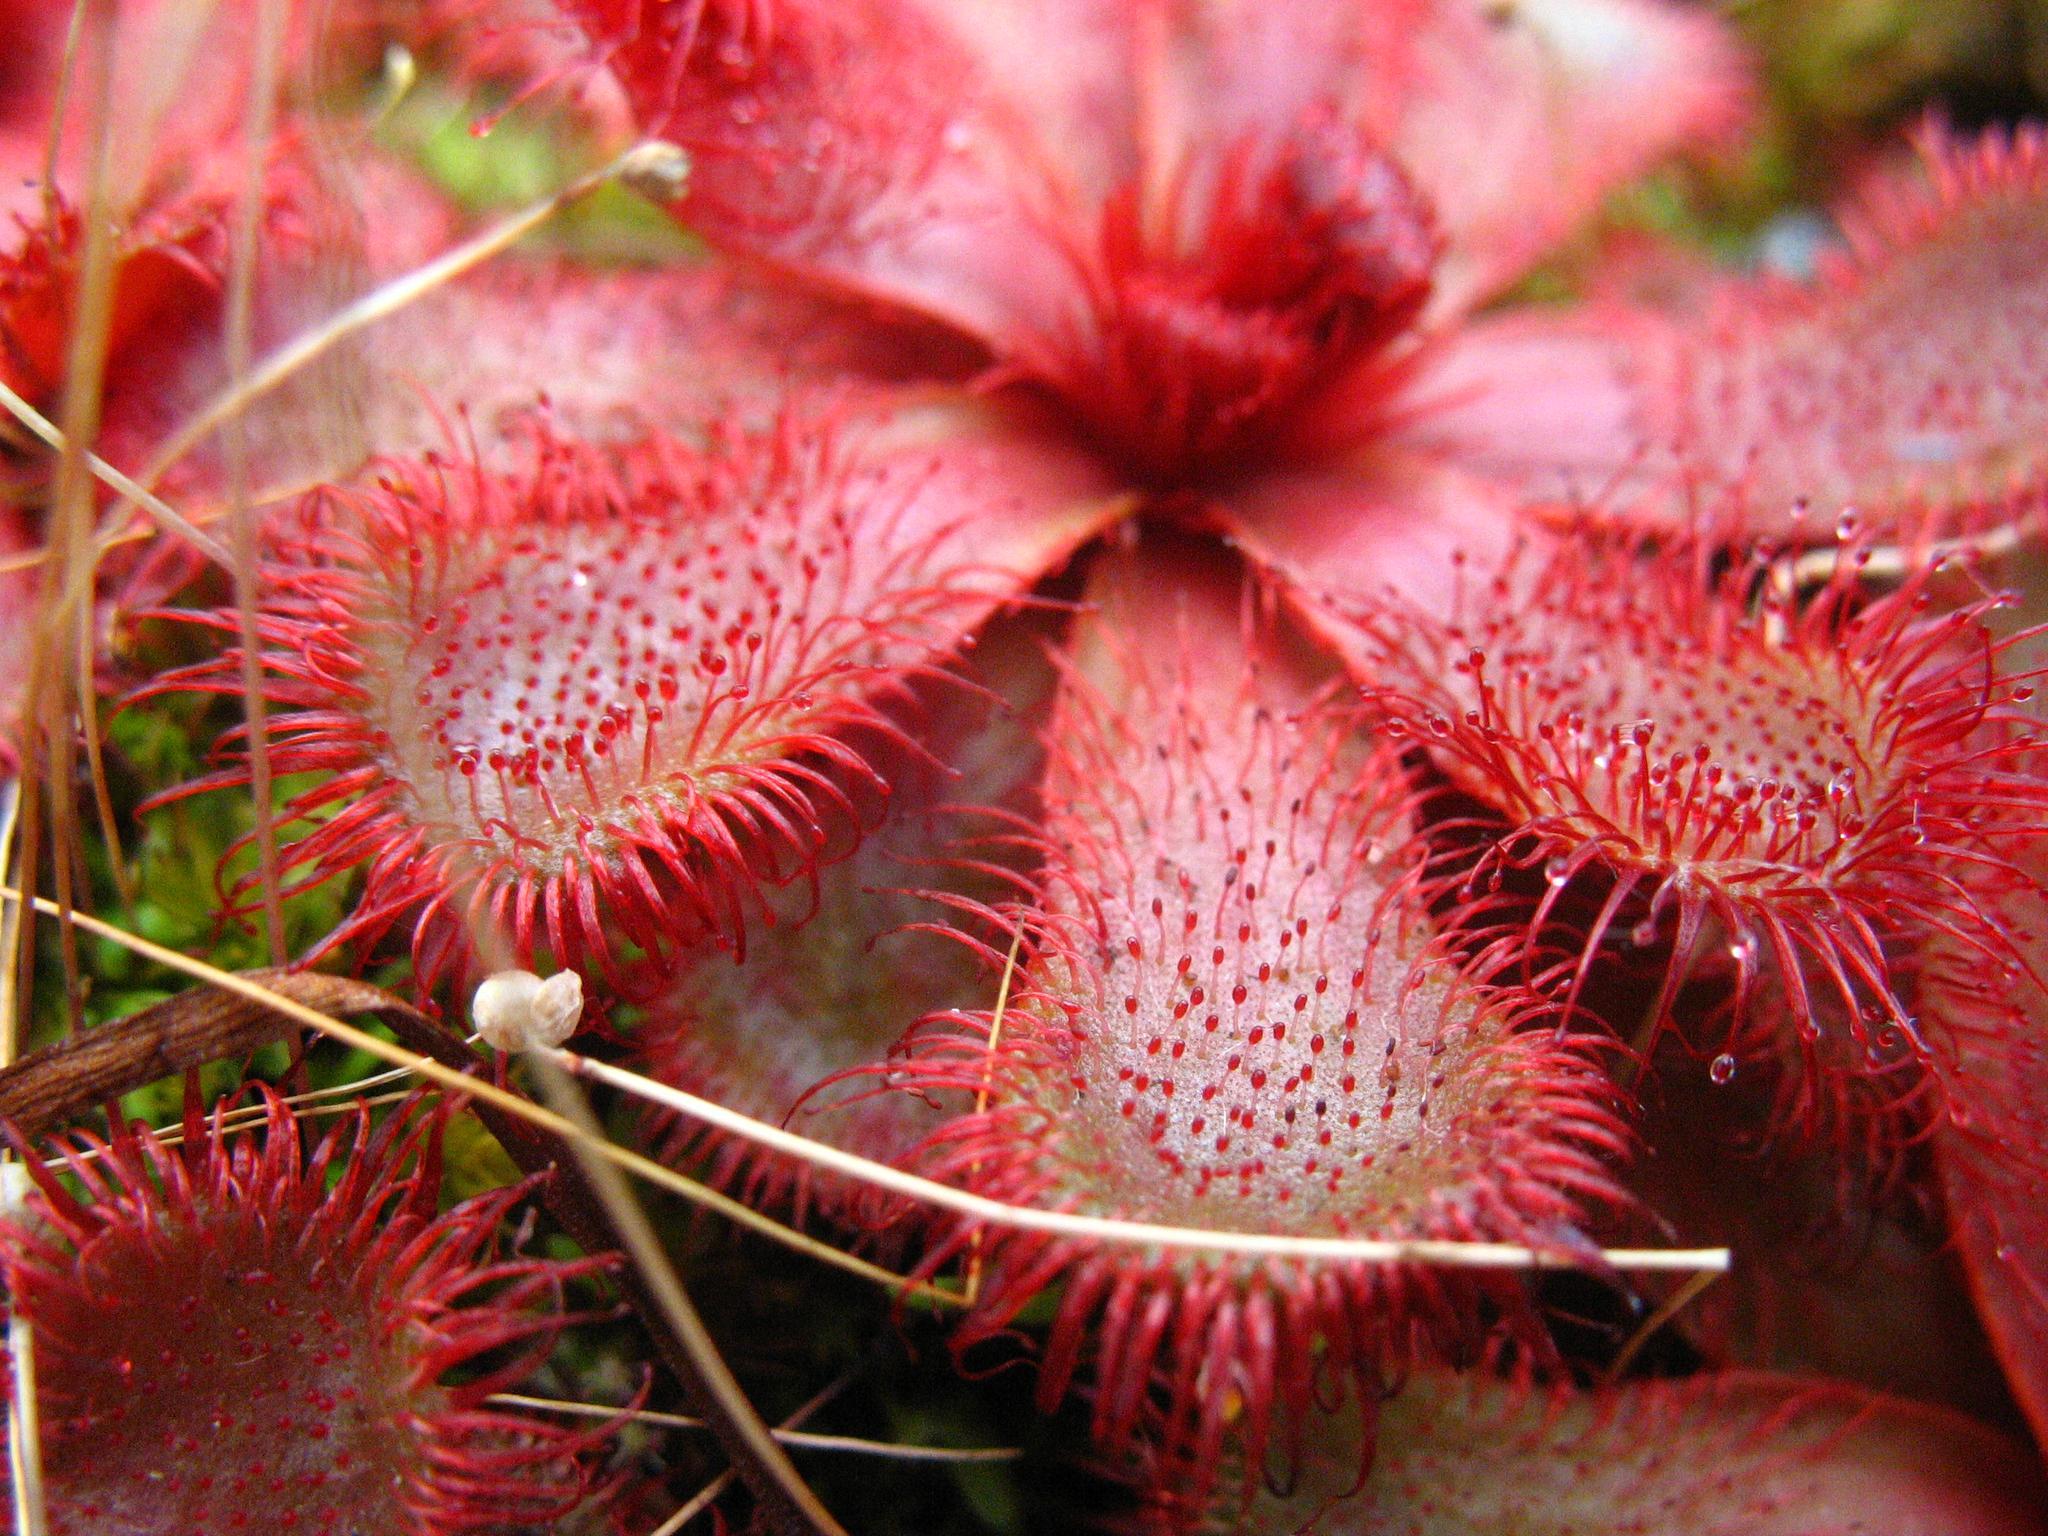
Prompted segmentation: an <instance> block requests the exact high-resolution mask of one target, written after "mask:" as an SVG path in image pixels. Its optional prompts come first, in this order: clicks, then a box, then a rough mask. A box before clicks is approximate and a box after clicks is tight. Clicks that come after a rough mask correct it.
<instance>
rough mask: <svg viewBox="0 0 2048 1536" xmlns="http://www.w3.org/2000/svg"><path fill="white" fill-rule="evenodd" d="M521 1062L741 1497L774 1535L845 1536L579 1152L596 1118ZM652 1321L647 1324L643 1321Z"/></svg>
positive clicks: (649, 1226) (668, 1271) (684, 1296)
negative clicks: (566, 1132)
mask: <svg viewBox="0 0 2048 1536" xmlns="http://www.w3.org/2000/svg"><path fill="white" fill-rule="evenodd" d="M526 1064H527V1066H528V1067H529V1068H530V1069H531V1070H532V1072H533V1074H534V1075H535V1076H536V1077H538V1078H539V1079H540V1086H541V1093H542V1095H543V1096H544V1097H545V1098H546V1099H547V1101H548V1104H549V1105H550V1107H552V1108H553V1109H554V1111H555V1113H556V1114H558V1115H560V1116H561V1117H562V1118H563V1119H565V1120H567V1121H569V1122H570V1123H572V1124H574V1125H576V1126H578V1127H579V1128H580V1129H581V1130H582V1131H583V1133H584V1135H583V1138H582V1139H579V1140H577V1141H574V1142H572V1143H571V1144H570V1146H571V1150H572V1151H573V1152H574V1154H575V1156H576V1157H577V1159H578V1160H579V1161H580V1162H581V1163H582V1165H583V1177H584V1178H585V1179H586V1180H587V1181H588V1183H589V1185H590V1187H591V1188H592V1189H593V1190H594V1191H595V1192H596V1195H597V1198H598V1200H599V1202H600V1203H601V1204H602V1206H603V1207H604V1212H605V1215H606V1216H607V1217H608V1218H609V1219H610V1222H611V1227H612V1230H613V1232H614V1233H615V1234H616V1235H617V1236H618V1238H619V1239H620V1240H621V1241H620V1246H621V1247H622V1248H623V1249H624V1250H625V1253H626V1256H627V1258H628V1259H629V1260H630V1261H631V1262H632V1264H633V1266H634V1269H635V1270H636V1271H637V1272H638V1278H639V1283H640V1284H641V1285H642V1286H644V1287H645V1288H646V1290H647V1291H648V1292H650V1293H651V1294H652V1295H653V1297H654V1299H655V1301H656V1302H657V1303H658V1304H659V1308H660V1319H661V1321H662V1322H665V1323H666V1325H667V1327H668V1330H669V1332H670V1334H671V1335H672V1336H673V1337H674V1339H675V1341H676V1342H677V1344H679V1345H680V1346H681V1348H682V1351H683V1353H684V1354H685V1355H686V1356H687V1357H688V1359H689V1372H688V1374H687V1375H685V1376H684V1377H683V1386H684V1388H685V1389H686V1390H688V1391H689V1392H690V1395H691V1396H692V1397H694V1398H696V1399H697V1400H698V1406H699V1409H700V1411H702V1412H703V1413H704V1415H705V1417H706V1418H707V1419H708V1420H709V1421H710V1427H711V1429H712V1432H713V1433H714V1434H716V1435H717V1436H718V1440H719V1443H720V1444H721V1445H723V1446H724V1447H725V1453H726V1455H727V1456H728V1457H730V1458H731V1460H732V1462H733V1465H734V1467H735V1468H736V1469H737V1470H738V1471H739V1473H740V1475H741V1477H743V1478H744V1479H745V1480H746V1484H747V1488H748V1491H749V1492H751V1493H752V1494H753V1495H754V1498H755V1500H756V1502H757V1503H758V1504H759V1505H760V1506H761V1510H762V1513H763V1514H764V1515H766V1516H767V1518H768V1520H769V1521H770V1522H771V1523H772V1524H773V1525H774V1526H775V1527H776V1528H777V1529H778V1530H782V1531H787V1532H790V1533H792V1536H794V1533H797V1532H804V1531H809V1532H814V1533H815V1536H846V1529H845V1527H844V1526H842V1525H840V1523H839V1522H838V1521H837V1520H835V1519H833V1518H832V1513H831V1511H830V1510H828V1509H826V1508H825V1506H824V1504H823V1503H822V1502H821V1501H820V1500H819V1498H818V1496H817V1494H816V1493H814V1492H812V1490H811V1486H810V1484H808V1483H806V1482H805V1481H804V1478H803V1474H802V1473H800V1472H798V1471H797V1469H796V1467H795V1466H794V1465H793V1464H792V1463H791V1461H790V1459H789V1455H788V1453H787V1452H785V1451H784V1450H783V1448H782V1447H781V1446H780V1445H778V1444H777V1443H776V1441H775V1437H774V1436H773V1435H771V1434H770V1433H769V1431H768V1426H767V1425H766V1424H765V1423H763V1422H762V1420H761V1416H760V1414H759V1413H758V1412H756V1411H755V1409H754V1405H753V1403H752V1402H751V1401H750V1400H749V1399H748V1397H747V1395H746V1392H745V1391H744V1390H743V1389H742V1388H741V1386H740V1384H739V1380H738V1378H737V1377H735V1376H734V1375H733V1373H732V1367H731V1366H729V1365H728V1364H726V1360H725V1356H724V1355H723V1354H722V1353H721V1352H720V1351H719V1348H718V1342H717V1340H715V1339H713V1338H712V1337H711V1330H710V1329H708V1328H706V1327H705V1326H704V1319H703V1317H702V1316H701V1315H700V1314H699V1313H698V1311H697V1308H696V1304H695V1303H693V1302H692V1301H691V1300H690V1294H689V1292H688V1291H687V1290H685V1289H684V1287H683V1282H682V1277H681V1276H679V1275H678V1274H677V1273H676V1270H675V1266H674V1265H673V1264H671V1263H670V1262H669V1257H668V1251H667V1250H666V1249H665V1248H663V1247H662V1244H661V1239H660V1238H659V1237H657V1236H656V1235H655V1232H654V1225H653V1223H652V1222H650V1221H649V1220H648V1219H647V1213H646V1212H645V1211H644V1210H642V1209H641V1208H640V1202H639V1201H638V1200H636V1199H635V1198H634V1197H633V1191H632V1188H631V1186H629V1185H628V1184H627V1183H626V1180H625V1176H624V1175H623V1174H621V1173H620V1172H619V1170H618V1169H617V1168H616V1167H615V1166H613V1165H612V1164H611V1163H609V1162H606V1161H605V1160H604V1159H603V1158H601V1157H597V1156H595V1155H593V1154H592V1153H590V1152H589V1151H587V1150H586V1148H587V1147H588V1146H589V1145H590V1143H591V1142H593V1141H602V1140H604V1134H603V1132H602V1131H601V1130H600V1129H599V1127H598V1124H597V1117H596V1116H595V1115H593V1114H592V1113H591V1110H590V1104H589V1102H588V1101H587V1100H586V1099H585V1098H584V1096H583V1090H582V1089H581V1088H580V1087H579V1086H578V1085H577V1083H576V1081H575V1079H574V1078H572V1077H570V1076H569V1075H568V1074H567V1073H566V1072H564V1071H562V1070H561V1069H560V1068H559V1067H557V1066H556V1065H555V1064H554V1063H553V1062H551V1061H549V1060H548V1059H547V1058H546V1057H545V1056H542V1055H540V1054H539V1053H538V1052H528V1053H527V1056H526ZM652 1321H653V1320H651V1319H650V1323H652Z"/></svg>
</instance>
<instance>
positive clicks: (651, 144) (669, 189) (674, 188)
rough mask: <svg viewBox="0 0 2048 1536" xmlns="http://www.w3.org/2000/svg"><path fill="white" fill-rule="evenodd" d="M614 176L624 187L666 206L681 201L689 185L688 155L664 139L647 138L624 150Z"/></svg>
mask: <svg viewBox="0 0 2048 1536" xmlns="http://www.w3.org/2000/svg"><path fill="white" fill-rule="evenodd" d="M618 177H619V181H620V183H621V184H622V185H623V186H625V187H626V188H627V189H628V190H630V191H633V192H637V193H638V194H639V195H640V196H642V197H644V198H646V199H647V200H648V201H649V202H650V203H655V204H658V205H660V206H662V207H667V206H668V205H669V204H671V203H679V202H681V201H682V200H683V193H684V191H685V190H687V188H688V187H689V185H690V157H689V156H688V155H687V154H685V153H683V151H682V149H681V148H680V147H678V146H677V145H674V144H671V143H669V142H668V141H667V140H666V139H649V140H647V141H646V142H645V143H643V144H635V145H634V146H633V147H632V148H631V149H629V150H627V151H626V153H625V156H624V158H622V159H621V160H620V161H619V170H618Z"/></svg>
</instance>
